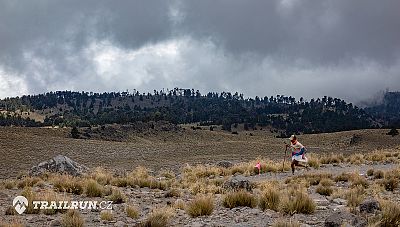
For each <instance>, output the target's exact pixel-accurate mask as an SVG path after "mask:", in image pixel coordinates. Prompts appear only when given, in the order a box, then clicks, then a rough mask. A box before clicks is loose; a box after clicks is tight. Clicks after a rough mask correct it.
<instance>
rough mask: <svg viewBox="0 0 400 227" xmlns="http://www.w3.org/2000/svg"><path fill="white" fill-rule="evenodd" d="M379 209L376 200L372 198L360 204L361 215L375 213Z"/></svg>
mask: <svg viewBox="0 0 400 227" xmlns="http://www.w3.org/2000/svg"><path fill="white" fill-rule="evenodd" d="M380 209H381V207H380V205H379V202H378V200H376V199H374V198H368V199H366V200H364V201H363V202H362V203H360V212H361V213H369V214H371V213H375V211H377V210H380Z"/></svg>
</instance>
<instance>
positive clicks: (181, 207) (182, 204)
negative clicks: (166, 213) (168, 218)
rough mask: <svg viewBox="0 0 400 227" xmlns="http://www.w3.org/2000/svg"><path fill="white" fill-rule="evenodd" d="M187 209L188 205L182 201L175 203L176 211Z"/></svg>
mask: <svg viewBox="0 0 400 227" xmlns="http://www.w3.org/2000/svg"><path fill="white" fill-rule="evenodd" d="M185 207H186V204H185V202H184V201H183V200H182V199H177V200H175V202H174V208H175V209H180V210H184V209H185Z"/></svg>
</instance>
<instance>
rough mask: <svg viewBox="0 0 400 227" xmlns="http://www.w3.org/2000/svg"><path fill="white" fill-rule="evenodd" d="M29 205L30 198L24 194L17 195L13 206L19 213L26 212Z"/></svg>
mask: <svg viewBox="0 0 400 227" xmlns="http://www.w3.org/2000/svg"><path fill="white" fill-rule="evenodd" d="M27 206H28V200H27V199H26V198H25V197H23V196H17V197H15V198H14V200H13V207H14V208H15V210H16V211H17V213H18V214H22V213H24V211H25V210H26V207H27Z"/></svg>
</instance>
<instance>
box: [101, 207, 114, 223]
mask: <svg viewBox="0 0 400 227" xmlns="http://www.w3.org/2000/svg"><path fill="white" fill-rule="evenodd" d="M100 219H101V220H104V221H113V220H114V215H113V213H112V211H110V210H102V211H101V212H100Z"/></svg>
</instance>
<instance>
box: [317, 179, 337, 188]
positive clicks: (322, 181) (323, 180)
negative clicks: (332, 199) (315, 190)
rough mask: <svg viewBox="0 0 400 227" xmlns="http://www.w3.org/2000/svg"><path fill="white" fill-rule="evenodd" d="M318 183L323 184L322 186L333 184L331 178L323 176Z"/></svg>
mask: <svg viewBox="0 0 400 227" xmlns="http://www.w3.org/2000/svg"><path fill="white" fill-rule="evenodd" d="M319 184H320V185H321V186H324V187H330V186H333V185H334V182H333V181H332V180H331V179H329V178H323V179H321V181H320V182H319Z"/></svg>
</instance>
